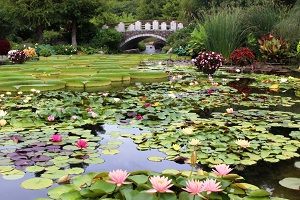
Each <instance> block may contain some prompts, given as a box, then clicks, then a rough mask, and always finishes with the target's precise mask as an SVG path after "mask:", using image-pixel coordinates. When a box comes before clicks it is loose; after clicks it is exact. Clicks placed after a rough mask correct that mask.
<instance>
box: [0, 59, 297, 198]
mask: <svg viewBox="0 0 300 200" xmlns="http://www.w3.org/2000/svg"><path fill="white" fill-rule="evenodd" d="M183 63H184V62H183ZM139 68H140V69H141V68H143V69H147V70H154V71H155V70H157V69H160V70H161V69H164V70H165V71H168V73H169V81H167V82H159V83H158V82H156V81H155V82H154V83H147V82H144V83H138V82H136V83H132V84H131V85H127V86H126V87H122V88H117V89H114V90H111V89H108V90H106V89H104V90H101V91H98V92H75V91H48V92H41V93H36V92H35V91H33V92H30V93H23V94H17V93H12V94H5V93H4V95H2V96H1V101H2V102H3V105H2V106H1V109H2V110H4V112H7V113H6V114H3V116H2V118H3V119H5V120H6V121H7V124H6V125H4V126H2V127H1V131H0V139H1V140H0V155H1V158H0V173H1V174H2V178H0V185H1V191H11V192H2V193H1V194H2V196H1V198H3V199H9V200H19V199H24V200H27V199H28V200H30V199H36V198H47V192H48V190H49V188H47V189H42V190H25V189H23V188H22V187H20V185H21V184H22V182H23V181H25V180H27V179H30V178H33V177H35V176H36V177H43V178H47V179H51V180H54V181H55V182H56V181H57V180H58V179H59V178H61V177H63V176H66V175H70V176H75V175H78V174H82V173H88V172H96V171H98V172H99V171H111V170H116V169H124V170H127V171H130V172H131V171H137V170H151V171H155V172H161V171H163V170H166V169H178V170H191V165H190V163H191V161H190V159H189V158H190V156H191V154H192V152H193V151H194V150H193V149H192V148H191V147H190V146H189V145H188V144H189V142H190V141H191V140H192V139H197V140H199V141H200V145H199V148H198V149H197V168H198V169H204V170H209V169H210V168H212V167H213V166H214V165H217V164H222V163H225V164H228V165H230V166H231V167H233V168H234V170H233V172H234V173H237V174H239V175H242V176H243V177H244V178H245V179H246V181H247V182H248V183H251V184H254V185H256V186H259V187H261V188H264V189H266V190H267V191H269V192H271V193H272V194H273V196H277V197H281V198H286V199H292V200H293V199H295V200H296V199H298V197H299V195H300V194H299V190H298V191H297V190H291V189H287V188H284V187H282V186H281V185H279V183H278V182H279V181H280V180H281V179H283V178H286V177H295V178H299V177H300V174H299V170H300V169H299V168H297V167H296V166H295V163H296V162H299V161H300V159H299V146H300V142H299V139H300V134H299V133H300V130H299V128H300V110H299V108H300V98H299V97H298V96H297V94H299V92H298V91H299V83H300V82H299V79H298V78H297V77H283V76H273V75H263V74H241V73H234V74H230V73H227V72H225V71H223V70H221V71H219V72H217V73H216V74H215V75H214V77H213V80H209V79H208V78H207V76H204V75H202V74H201V73H199V72H197V71H195V70H194V68H193V67H191V66H187V65H186V63H184V65H182V64H176V63H175V64H173V65H169V66H168V65H162V63H160V64H158V65H156V64H155V65H150V64H149V65H145V66H139ZM148 82H149V81H148ZM229 108H232V112H228V111H227V109H229ZM54 133H57V134H58V133H59V134H60V135H61V136H62V141H60V142H51V141H50V139H51V137H52V135H53V134H54ZM78 139H85V140H87V141H88V147H87V148H86V149H83V150H80V149H78V148H77V147H76V146H75V145H74V144H75V143H76V141H78ZM237 140H247V141H250V147H248V148H241V147H239V146H238V145H237V144H236V143H235V141H237ZM24 172H25V173H24ZM56 186H57V184H53V185H52V186H51V187H50V189H51V188H54V187H56ZM12 191H13V192H12Z"/></svg>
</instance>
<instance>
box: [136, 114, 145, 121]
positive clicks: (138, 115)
mask: <svg viewBox="0 0 300 200" xmlns="http://www.w3.org/2000/svg"><path fill="white" fill-rule="evenodd" d="M143 118H144V117H143V115H141V114H137V115H136V116H135V119H136V120H142V119H143Z"/></svg>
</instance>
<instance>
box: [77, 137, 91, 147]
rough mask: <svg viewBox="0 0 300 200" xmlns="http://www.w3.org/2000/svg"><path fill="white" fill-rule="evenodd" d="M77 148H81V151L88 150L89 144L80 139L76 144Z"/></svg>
mask: <svg viewBox="0 0 300 200" xmlns="http://www.w3.org/2000/svg"><path fill="white" fill-rule="evenodd" d="M76 146H77V147H78V148H79V149H86V148H87V147H88V146H89V144H88V142H87V141H86V140H83V139H79V140H77V142H76Z"/></svg>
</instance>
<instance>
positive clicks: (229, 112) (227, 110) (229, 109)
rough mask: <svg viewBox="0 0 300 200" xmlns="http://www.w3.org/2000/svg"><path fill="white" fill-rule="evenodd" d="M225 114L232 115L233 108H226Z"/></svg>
mask: <svg viewBox="0 0 300 200" xmlns="http://www.w3.org/2000/svg"><path fill="white" fill-rule="evenodd" d="M226 112H227V113H228V114H232V113H233V112H234V110H233V108H227V109H226Z"/></svg>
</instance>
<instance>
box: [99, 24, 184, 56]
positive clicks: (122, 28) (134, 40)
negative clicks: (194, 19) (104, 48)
mask: <svg viewBox="0 0 300 200" xmlns="http://www.w3.org/2000/svg"><path fill="white" fill-rule="evenodd" d="M103 28H104V29H106V28H109V27H108V26H106V25H104V26H103ZM114 28H115V29H116V30H117V31H118V32H120V33H123V41H122V42H121V44H120V49H122V50H124V49H130V48H134V47H136V46H137V44H138V43H139V42H140V41H142V40H144V39H146V38H149V37H153V38H157V39H158V40H160V41H162V42H164V43H165V42H166V40H167V37H168V36H169V35H170V34H172V33H173V32H175V31H177V30H180V29H182V28H183V23H181V22H177V21H159V20H153V21H136V22H134V23H126V24H125V23H123V22H120V23H119V24H118V25H116V26H115V27H114Z"/></svg>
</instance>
